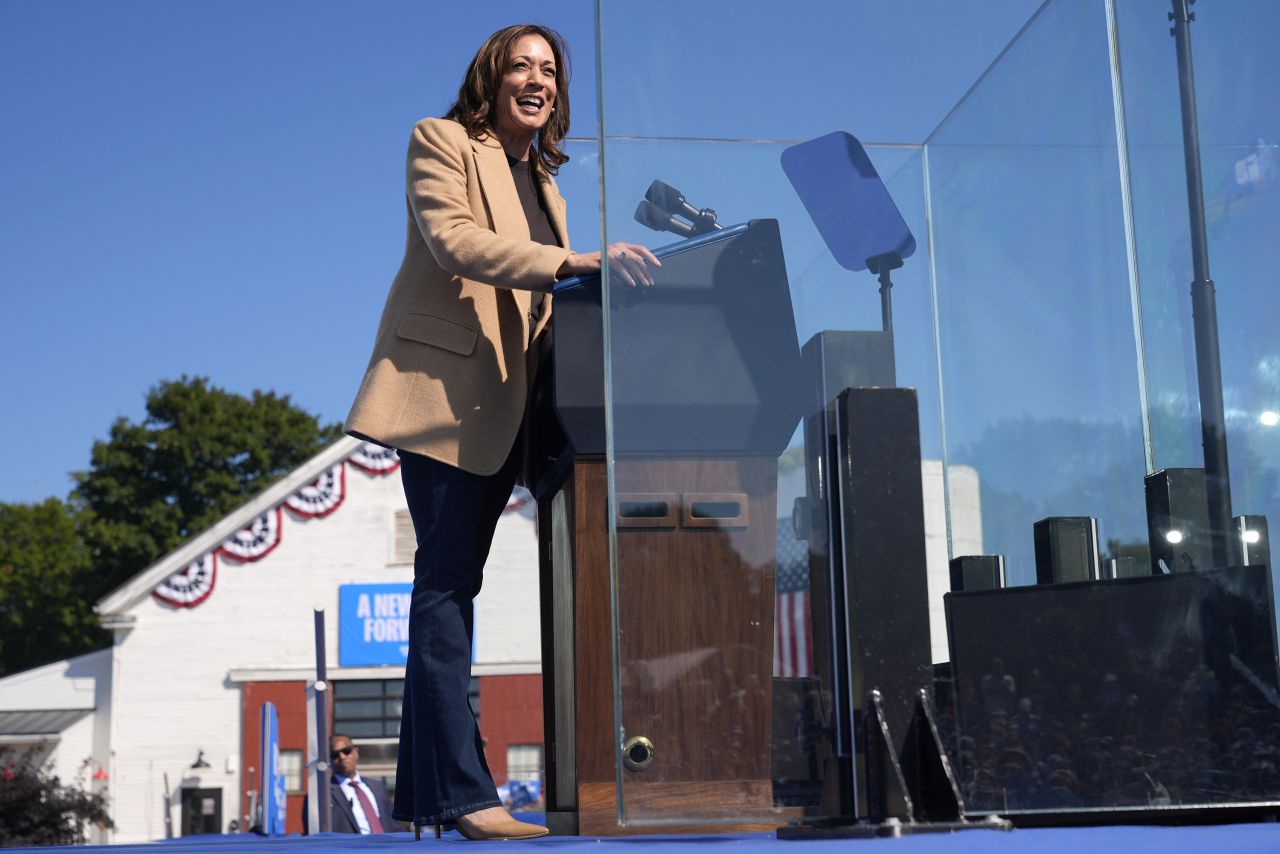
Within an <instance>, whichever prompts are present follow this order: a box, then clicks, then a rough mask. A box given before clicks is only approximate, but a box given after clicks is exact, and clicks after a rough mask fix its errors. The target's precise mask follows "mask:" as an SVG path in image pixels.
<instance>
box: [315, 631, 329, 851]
mask: <svg viewBox="0 0 1280 854" xmlns="http://www.w3.org/2000/svg"><path fill="white" fill-rule="evenodd" d="M315 629H316V682H315V691H316V754H317V755H316V760H317V761H316V784H317V785H316V789H317V790H318V793H317V797H316V801H317V802H318V806H319V807H320V832H321V833H328V832H329V831H330V830H331V829H332V828H333V824H332V822H331V819H330V815H329V779H328V778H329V714H328V713H329V702H328V700H329V695H328V691H327V690H326V689H327V688H328V685H329V683H328V682H327V681H326V679H327V676H326V674H325V667H324V657H325V656H324V608H316V609H315Z"/></svg>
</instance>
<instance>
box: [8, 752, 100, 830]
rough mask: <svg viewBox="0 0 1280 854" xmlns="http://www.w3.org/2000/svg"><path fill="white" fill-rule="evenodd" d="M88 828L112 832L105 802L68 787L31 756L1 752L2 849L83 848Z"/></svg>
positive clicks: (96, 795)
mask: <svg viewBox="0 0 1280 854" xmlns="http://www.w3.org/2000/svg"><path fill="white" fill-rule="evenodd" d="M87 823H95V824H100V825H102V826H103V827H106V828H110V827H112V823H111V818H110V817H109V816H108V814H107V802H106V798H104V797H103V796H102V795H101V794H98V793H90V792H85V791H81V790H80V789H78V788H76V787H74V786H64V785H63V784H62V782H61V781H60V780H59V779H58V778H57V777H51V776H49V775H48V774H46V773H44V771H43V770H41V769H40V768H39V767H38V766H37V765H36V764H35V763H34V762H33V761H32V760H31V757H30V755H29V754H26V755H21V754H16V753H12V752H2V751H0V847H22V846H27V845H76V844H80V843H83V842H84V841H85V839H84V829H85V825H86V824H87Z"/></svg>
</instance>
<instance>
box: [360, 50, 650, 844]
mask: <svg viewBox="0 0 1280 854" xmlns="http://www.w3.org/2000/svg"><path fill="white" fill-rule="evenodd" d="M566 60H567V48H566V45H565V43H564V41H563V39H562V38H561V37H560V35H559V34H558V33H556V32H554V31H553V30H550V29H547V28H545V27H541V26H535V25H517V26H513V27H507V28H504V29H502V30H499V31H498V32H496V33H494V34H493V35H491V36H490V37H489V38H488V39H487V40H486V41H485V43H484V44H483V45H482V46H481V47H480V49H479V51H477V53H476V55H475V57H474V58H473V59H472V60H471V63H470V65H469V66H468V68H467V71H466V74H465V76H464V77H463V80H462V85H461V87H460V88H459V91H458V98H457V101H456V102H455V103H454V104H453V106H452V107H451V108H450V109H449V111H448V113H447V114H446V115H445V117H444V118H442V119H435V118H428V119H423V120H422V121H420V122H418V124H417V125H416V126H415V127H414V129H413V133H412V134H411V136H410V139H409V155H408V166H407V175H406V197H407V202H408V215H409V219H408V239H407V242H406V246H405V253H404V260H403V262H402V263H401V265H400V270H399V272H398V273H397V274H396V277H395V279H394V281H393V282H392V284H391V292H390V294H389V295H388V297H387V302H386V306H385V307H384V309H383V313H382V319H381V321H380V322H379V325H378V331H377V335H376V338H375V341H374V346H373V355H372V357H371V358H370V360H369V366H368V368H367V370H366V372H365V375H364V379H363V381H362V383H361V385H360V389H359V392H358V393H357V395H356V400H355V404H354V405H353V406H352V409H351V413H350V415H349V416H348V417H347V422H346V431H347V432H348V433H350V434H351V435H353V436H357V437H360V438H363V439H366V440H370V441H373V442H377V443H379V444H382V445H385V446H387V447H393V448H397V449H399V451H400V460H401V468H400V471H401V474H402V478H403V482H404V490H405V496H406V498H407V500H408V505H409V513H410V516H411V517H412V518H413V524H414V530H415V533H416V536H417V544H418V549H417V553H416V556H415V560H414V584H413V595H412V604H411V612H410V618H409V633H410V638H411V642H410V649H409V655H408V662H407V665H406V669H405V690H404V707H403V712H402V719H401V726H400V749H399V759H398V767H397V769H396V792H395V803H394V809H393V811H392V815H393V816H394V817H395V818H396V819H398V820H401V821H406V822H413V824H414V826H415V827H419V826H422V825H436V826H437V828H439V826H440V825H441V824H453V825H454V826H456V827H457V829H458V830H459V831H460V832H462V834H463V835H464V836H467V837H468V838H472V839H476V838H484V839H501V838H524V837H529V836H538V835H542V834H543V833H545V832H546V829H545V828H540V827H537V826H534V825H530V824H527V823H524V822H520V821H517V820H516V819H514V818H512V817H511V815H510V814H509V813H508V812H507V811H506V810H505V809H503V808H502V806H501V802H500V801H499V799H498V796H497V791H496V789H495V787H494V783H493V779H492V776H491V774H490V773H489V768H488V765H487V764H486V762H485V758H484V750H483V747H482V745H483V742H482V740H481V737H480V732H479V728H478V726H477V725H476V720H475V717H474V715H473V714H472V712H471V708H470V705H469V704H468V700H467V689H468V686H469V683H470V676H471V637H472V626H473V609H472V599H473V598H474V597H475V595H476V594H477V593H478V592H479V591H480V584H481V577H482V573H483V568H484V563H485V559H486V557H487V556H488V552H489V545H490V543H491V541H492V539H493V532H494V528H495V527H496V525H497V521H498V518H499V516H500V515H501V513H502V509H503V507H504V506H505V505H506V502H507V499H508V498H509V497H510V495H511V490H512V488H513V486H514V484H515V482H516V480H517V474H518V472H519V471H520V462H521V460H520V451H519V449H520V447H521V443H520V442H518V441H517V436H518V434H519V433H520V430H521V426H522V423H523V421H524V417H525V410H526V401H527V398H528V395H529V389H530V385H531V383H532V380H533V375H534V373H535V372H536V370H537V352H538V346H539V344H540V343H541V341H540V339H541V337H542V336H543V335H544V334H545V332H546V330H547V328H548V324H549V323H550V320H551V296H550V291H551V289H552V286H553V285H554V284H555V282H556V280H557V279H561V278H567V277H569V276H575V275H584V274H591V273H596V272H599V270H600V266H601V262H602V259H601V253H599V252H589V253H577V252H573V251H571V250H570V249H569V244H568V233H567V230H566V226H565V202H564V199H563V198H562V197H561V195H560V192H559V190H558V189H557V188H556V182H555V178H554V176H555V174H556V172H557V170H558V168H559V167H560V166H561V165H562V164H563V163H565V162H566V161H567V160H568V159H569V158H568V155H566V154H565V153H564V151H563V150H562V149H561V148H560V142H561V140H563V139H564V137H565V135H566V134H567V133H568V130H569V68H568V65H567V62H566ZM606 256H607V258H608V261H609V264H610V270H611V273H612V274H613V276H615V277H617V279H619V280H620V281H621V282H622V283H623V284H627V285H633V286H634V285H647V284H652V279H651V277H650V273H649V265H654V266H656V265H658V261H657V259H656V258H654V256H653V255H652V254H651V253H650V252H649V250H648V249H646V248H644V247H643V246H639V245H635V244H628V243H615V244H612V245H610V246H609V247H608V248H607V250H606ZM437 832H438V830H437Z"/></svg>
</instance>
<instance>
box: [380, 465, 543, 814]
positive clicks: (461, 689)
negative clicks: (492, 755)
mask: <svg viewBox="0 0 1280 854" xmlns="http://www.w3.org/2000/svg"><path fill="white" fill-rule="evenodd" d="M518 459H519V454H517V453H514V452H513V453H512V454H511V456H510V458H509V459H508V460H507V463H506V465H504V466H503V467H502V470H501V471H499V472H498V473H497V474H493V475H475V474H471V473H470V472H465V471H462V470H461V469H457V468H454V467H453V466H450V465H447V464H445V463H441V462H437V461H435V460H432V459H428V458H427V457H424V456H421V455H419V454H410V453H407V452H405V451H401V452H400V473H401V478H402V480H403V482H404V494H405V497H406V498H407V499H408V501H409V515H410V516H411V517H412V518H413V528H414V532H415V533H416V534H417V540H418V550H417V553H416V554H415V556H414V561H413V596H412V599H411V600H410V610H409V660H408V663H407V665H406V666H405V675H404V708H403V711H402V713H401V718H400V753H399V757H398V760H397V764H396V797H395V805H394V807H393V809H392V811H391V814H392V816H394V817H395V818H397V819H399V820H400V821H406V822H413V823H414V824H417V825H423V824H438V823H440V822H444V821H449V820H450V819H453V818H456V817H458V816H460V815H466V814H467V813H470V812H475V811H476V810H478V809H483V808H485V807H493V806H499V805H500V804H501V802H500V801H499V800H498V793H497V790H496V789H495V788H494V784H493V775H492V774H490V773H489V764H488V763H487V762H486V761H485V758H484V742H483V741H482V740H481V738H480V727H479V726H478V725H477V724H476V718H475V715H474V714H473V713H472V711H471V706H470V704H469V702H468V700H467V689H468V688H469V686H470V684H471V642H472V629H473V624H474V609H473V606H472V602H471V600H472V599H473V598H475V596H476V594H477V593H479V592H480V583H481V578H482V576H483V572H484V562H485V559H486V558H487V557H488V556H489V545H490V544H491V543H492V541H493V531H494V528H496V527H497V524H498V518H499V517H500V516H501V515H502V508H503V507H505V506H506V503H507V499H508V498H510V497H511V489H512V487H513V486H514V485H515V480H516V469H517V461H518Z"/></svg>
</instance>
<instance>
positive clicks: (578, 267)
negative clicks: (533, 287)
mask: <svg viewBox="0 0 1280 854" xmlns="http://www.w3.org/2000/svg"><path fill="white" fill-rule="evenodd" d="M606 252H607V254H608V256H609V269H610V270H611V271H612V272H613V275H615V276H617V277H618V278H619V279H620V280H621V281H622V283H623V284H625V285H629V286H630V287H633V288H634V287H636V286H637V285H644V286H646V287H648V286H649V285H652V284H653V273H652V272H650V271H651V268H653V267H661V266H662V262H661V261H659V260H658V258H657V256H655V255H654V254H653V253H652V252H650V251H649V250H648V249H647V248H646V247H644V246H641V245H640V244H639V243H610V244H609V248H608V250H606ZM600 266H601V264H600V253H599V252H573V253H570V255H569V257H568V258H566V259H565V260H564V263H563V264H561V265H560V269H559V270H557V271H556V277H557V278H561V279H565V278H568V277H569V276H590V275H593V274H595V273H599V272H600Z"/></svg>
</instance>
